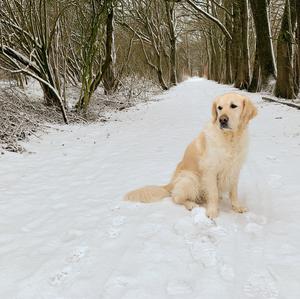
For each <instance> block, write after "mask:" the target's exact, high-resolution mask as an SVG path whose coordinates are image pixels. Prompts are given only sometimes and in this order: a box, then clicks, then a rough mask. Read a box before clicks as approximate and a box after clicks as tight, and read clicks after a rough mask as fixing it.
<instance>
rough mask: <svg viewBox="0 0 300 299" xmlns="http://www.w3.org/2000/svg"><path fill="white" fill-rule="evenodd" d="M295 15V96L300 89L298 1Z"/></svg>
mask: <svg viewBox="0 0 300 299" xmlns="http://www.w3.org/2000/svg"><path fill="white" fill-rule="evenodd" d="M296 15H297V29H296V42H297V50H296V53H295V56H296V57H295V63H296V65H295V95H296V96H297V95H298V94H299V88H300V1H296Z"/></svg>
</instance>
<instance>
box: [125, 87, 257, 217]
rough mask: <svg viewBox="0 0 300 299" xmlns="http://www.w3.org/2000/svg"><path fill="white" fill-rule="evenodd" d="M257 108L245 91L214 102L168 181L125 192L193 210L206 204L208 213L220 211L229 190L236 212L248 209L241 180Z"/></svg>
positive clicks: (137, 198) (129, 197)
mask: <svg viewBox="0 0 300 299" xmlns="http://www.w3.org/2000/svg"><path fill="white" fill-rule="evenodd" d="M256 115H257V108H256V107H255V106H254V105H253V103H252V102H251V100H250V99H249V98H247V97H246V96H244V95H240V94H237V93H228V94H224V95H222V96H219V97H217V98H216V99H215V100H214V101H213V104H212V119H211V121H210V122H209V123H208V124H207V125H206V126H205V128H204V129H203V131H202V132H201V133H200V134H199V135H198V137H197V138H195V139H194V140H193V141H192V142H191V143H190V144H189V145H188V147H187V148H186V150H185V152H184V155H183V158H182V160H181V161H180V162H179V164H178V165H177V167H176V170H175V172H174V174H173V176H172V178H171V181H170V183H169V184H167V185H164V186H146V187H143V188H140V189H137V190H134V191H131V192H129V193H127V194H126V195H125V199H126V200H129V201H139V202H144V203H148V202H155V201H158V200H161V199H163V198H165V197H170V196H171V197H172V200H173V201H174V202H175V203H176V204H181V205H184V206H185V207H186V208H187V209H188V210H192V209H193V208H195V207H197V206H198V205H199V204H204V205H206V215H207V217H209V218H211V219H213V218H215V217H217V216H218V213H219V200H220V199H221V198H222V194H224V193H227V194H229V198H230V201H231V206H232V209H233V210H234V211H235V212H238V213H243V212H245V211H247V209H246V208H245V207H243V206H242V205H241V204H240V203H239V201H238V197H237V193H238V191H237V189H238V180H239V174H240V170H241V167H242V164H243V162H244V160H245V158H246V154H247V147H248V132H247V127H248V123H249V121H250V120H251V119H253V118H254V117H255V116H256Z"/></svg>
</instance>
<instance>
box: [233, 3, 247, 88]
mask: <svg viewBox="0 0 300 299" xmlns="http://www.w3.org/2000/svg"><path fill="white" fill-rule="evenodd" d="M234 8H235V10H236V12H235V22H236V23H235V27H237V28H236V30H237V31H238V32H236V36H235V38H237V41H236V45H237V46H238V50H237V51H238V55H237V57H236V76H235V84H234V86H235V87H237V88H240V89H247V88H248V86H249V82H250V67H249V42H248V25H249V24H248V19H249V11H248V0H238V1H236V4H234Z"/></svg>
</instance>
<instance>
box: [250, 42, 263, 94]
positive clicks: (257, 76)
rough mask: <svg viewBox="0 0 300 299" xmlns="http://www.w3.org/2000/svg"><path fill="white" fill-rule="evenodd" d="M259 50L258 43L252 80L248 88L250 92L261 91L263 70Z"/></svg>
mask: <svg viewBox="0 0 300 299" xmlns="http://www.w3.org/2000/svg"><path fill="white" fill-rule="evenodd" d="M258 48H259V45H258V44H257V43H256V47H255V57H254V64H253V73H252V79H251V83H250V86H249V88H248V91H250V92H257V91H259V90H260V89H261V86H260V84H261V83H260V82H261V68H260V63H259V55H258Z"/></svg>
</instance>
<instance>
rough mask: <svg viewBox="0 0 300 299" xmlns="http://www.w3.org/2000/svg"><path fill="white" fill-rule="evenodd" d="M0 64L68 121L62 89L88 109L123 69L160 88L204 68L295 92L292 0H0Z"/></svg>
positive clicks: (299, 66)
mask: <svg viewBox="0 0 300 299" xmlns="http://www.w3.org/2000/svg"><path fill="white" fill-rule="evenodd" d="M0 69H1V70H2V71H4V72H6V73H10V74H13V76H14V77H15V78H17V79H18V81H19V82H21V84H22V82H24V81H25V80H26V78H27V77H32V78H34V79H35V80H37V81H38V82H39V83H40V85H41V87H42V90H43V92H44V98H45V101H46V104H47V105H55V106H57V107H59V108H60V109H61V112H62V115H63V117H64V120H65V122H68V119H67V113H66V109H67V98H66V89H67V87H68V86H70V85H75V86H79V87H80V95H79V97H78V101H77V103H76V109H77V111H79V112H81V111H86V110H87V108H88V106H89V103H90V101H91V98H92V96H93V94H94V92H95V91H96V89H97V88H98V86H99V85H101V86H103V89H104V92H105V93H106V94H112V93H115V92H116V91H117V90H118V89H119V88H120V86H122V84H123V78H124V77H126V76H131V75H134V76H137V77H145V78H148V79H149V80H152V81H155V82H157V84H159V85H160V86H161V88H162V89H163V90H167V89H169V88H170V87H172V86H174V85H176V84H177V82H180V81H182V80H183V79H184V78H185V77H187V76H193V75H199V76H206V77H207V78H208V79H212V80H215V81H217V82H220V83H225V84H234V86H235V87H237V88H240V89H246V90H248V91H251V92H257V91H261V90H264V91H268V92H271V93H273V94H274V95H275V96H277V97H282V98H289V99H293V98H296V97H297V95H298V93H299V86H300V2H299V1H297V0H57V1H56V0H1V1H0Z"/></svg>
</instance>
